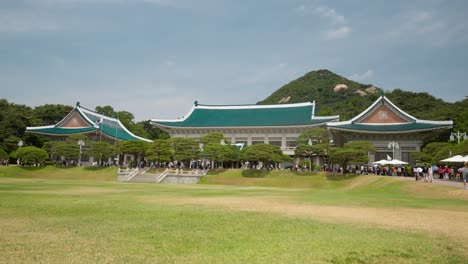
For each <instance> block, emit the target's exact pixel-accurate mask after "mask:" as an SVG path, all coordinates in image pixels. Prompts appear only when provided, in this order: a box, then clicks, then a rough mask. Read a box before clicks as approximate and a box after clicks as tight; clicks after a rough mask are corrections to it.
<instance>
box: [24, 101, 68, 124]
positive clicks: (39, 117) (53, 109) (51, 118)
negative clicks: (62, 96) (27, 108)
mask: <svg viewBox="0 0 468 264" xmlns="http://www.w3.org/2000/svg"><path fill="white" fill-rule="evenodd" d="M71 110H73V107H71V106H68V105H61V104H45V105H41V106H37V107H35V108H34V110H33V113H32V120H31V125H32V126H48V125H55V124H57V123H58V122H60V121H61V120H62V119H63V118H64V117H65V116H66V115H67V114H68V113H69V112H70V111H71Z"/></svg>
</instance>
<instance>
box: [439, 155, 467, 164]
mask: <svg viewBox="0 0 468 264" xmlns="http://www.w3.org/2000/svg"><path fill="white" fill-rule="evenodd" d="M467 161H468V156H465V157H463V156H462V155H455V156H453V157H450V158H447V159H443V160H441V162H454V163H460V162H467Z"/></svg>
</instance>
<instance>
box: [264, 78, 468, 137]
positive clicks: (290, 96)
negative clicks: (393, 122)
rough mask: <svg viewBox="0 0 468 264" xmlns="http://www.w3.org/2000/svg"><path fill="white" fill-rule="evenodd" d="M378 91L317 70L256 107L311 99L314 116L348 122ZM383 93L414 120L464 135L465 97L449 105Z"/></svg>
mask: <svg viewBox="0 0 468 264" xmlns="http://www.w3.org/2000/svg"><path fill="white" fill-rule="evenodd" d="M382 91H383V90H382V89H381V88H378V87H374V86H373V85H371V84H361V83H358V82H355V81H352V80H348V79H346V78H344V77H342V76H340V75H337V74H335V73H333V72H331V71H329V70H318V71H311V72H309V73H307V74H305V75H304V76H302V77H300V78H298V79H296V80H294V81H291V82H290V83H288V84H285V85H284V86H282V87H281V88H279V89H278V90H276V91H275V92H274V93H273V94H271V95H270V96H268V97H267V98H266V99H265V100H263V101H261V102H258V104H277V103H298V102H307V101H310V100H312V99H315V100H316V102H317V114H318V115H340V120H348V119H351V118H353V117H354V116H356V115H357V114H359V113H361V112H362V111H363V110H365V109H366V108H367V107H369V106H370V105H371V104H372V103H373V102H374V101H375V100H376V99H377V98H378V97H379V96H381V93H382ZM384 92H385V96H386V97H388V98H389V99H390V100H391V101H392V102H393V103H394V104H395V105H397V106H398V107H400V108H401V109H402V110H404V111H406V112H407V113H409V114H411V115H413V116H415V117H417V118H420V119H427V120H453V121H454V123H455V126H454V130H455V131H457V130H460V131H463V132H464V131H468V98H466V97H465V95H460V97H461V100H460V101H457V102H455V103H449V102H445V101H443V100H441V99H438V98H435V97H434V96H432V95H430V94H428V93H414V92H408V91H403V90H401V89H394V90H392V91H384Z"/></svg>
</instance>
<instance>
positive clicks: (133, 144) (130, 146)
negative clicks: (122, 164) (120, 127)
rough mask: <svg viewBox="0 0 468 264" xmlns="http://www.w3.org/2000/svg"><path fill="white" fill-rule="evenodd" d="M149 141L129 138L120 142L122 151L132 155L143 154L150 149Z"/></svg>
mask: <svg viewBox="0 0 468 264" xmlns="http://www.w3.org/2000/svg"><path fill="white" fill-rule="evenodd" d="M148 146H149V143H148V142H145V141H141V140H127V141H121V142H119V149H120V152H121V153H125V154H131V155H135V156H138V155H143V154H145V153H146V150H147V149H148Z"/></svg>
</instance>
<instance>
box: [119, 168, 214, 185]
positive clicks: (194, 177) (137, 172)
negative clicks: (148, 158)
mask: <svg viewBox="0 0 468 264" xmlns="http://www.w3.org/2000/svg"><path fill="white" fill-rule="evenodd" d="M148 169H149V168H146V169H138V168H135V169H128V168H127V169H119V170H118V181H121V182H138V183H172V184H195V183H198V182H199V181H200V179H201V178H202V177H203V176H205V175H206V173H207V172H208V170H206V171H205V170H182V169H166V170H165V171H164V172H162V173H160V174H152V173H147V171H148Z"/></svg>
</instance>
